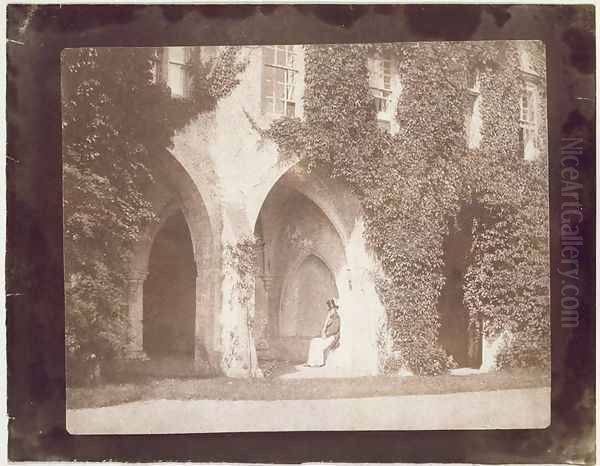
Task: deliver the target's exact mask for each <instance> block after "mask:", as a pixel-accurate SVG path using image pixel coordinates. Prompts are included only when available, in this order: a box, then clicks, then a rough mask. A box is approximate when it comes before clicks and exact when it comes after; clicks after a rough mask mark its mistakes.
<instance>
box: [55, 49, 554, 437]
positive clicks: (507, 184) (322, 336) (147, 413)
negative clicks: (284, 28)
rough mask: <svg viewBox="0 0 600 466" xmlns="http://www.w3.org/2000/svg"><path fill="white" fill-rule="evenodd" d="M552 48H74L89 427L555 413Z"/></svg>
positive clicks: (487, 423) (70, 285) (507, 425)
mask: <svg viewBox="0 0 600 466" xmlns="http://www.w3.org/2000/svg"><path fill="white" fill-rule="evenodd" d="M545 53H546V52H545V47H544V44H543V43H542V42H540V41H533V40H531V41H528V40H519V41H515V40H502V41H500V40H499V41H455V42H393V43H360V44H306V45H248V46H239V45H235V46H193V45H192V46H178V47H174V46H164V47H96V48H93V47H84V48H69V49H65V50H63V52H62V54H61V75H60V79H61V83H60V85H61V102H62V176H63V209H64V211H63V235H64V236H63V241H64V242H63V245H64V282H65V342H66V376H67V377H66V382H67V400H66V403H67V406H66V408H67V412H66V416H67V430H68V432H69V433H71V434H158V433H196V432H198V433H205V432H206V433H208V432H249V431H258V432H267V431H311V430H424V429H426V430H432V429H435V430H453V429H524V428H545V427H548V425H549V424H550V365H551V363H550V355H551V349H550V336H551V332H550V267H549V188H548V135H547V133H548V129H547V115H546V114H547V97H546V55H545Z"/></svg>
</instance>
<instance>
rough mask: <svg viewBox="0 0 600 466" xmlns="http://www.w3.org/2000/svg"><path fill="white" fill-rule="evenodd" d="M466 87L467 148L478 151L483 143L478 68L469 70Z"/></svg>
mask: <svg viewBox="0 0 600 466" xmlns="http://www.w3.org/2000/svg"><path fill="white" fill-rule="evenodd" d="M465 87H466V89H467V109H466V110H467V111H466V114H465V119H466V122H465V126H466V137H467V147H468V148H469V149H476V148H477V147H479V144H480V143H481V112H480V104H481V93H480V89H481V84H480V75H479V70H478V69H477V68H468V69H467V73H466V80H465Z"/></svg>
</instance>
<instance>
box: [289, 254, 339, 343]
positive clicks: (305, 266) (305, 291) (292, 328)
mask: <svg viewBox="0 0 600 466" xmlns="http://www.w3.org/2000/svg"><path fill="white" fill-rule="evenodd" d="M290 273H291V274H292V276H291V277H290V278H289V281H288V285H287V287H286V289H285V290H284V296H283V298H282V302H283V303H284V305H283V306H282V309H281V320H280V334H281V335H282V336H285V337H301V338H312V337H316V336H318V335H319V334H320V332H321V328H322V326H323V322H324V321H325V317H326V316H327V305H326V302H327V301H328V300H329V299H331V298H337V297H338V295H339V294H338V289H337V286H336V284H335V277H334V276H333V273H332V272H331V270H330V269H329V267H328V266H327V265H326V264H325V263H324V262H323V260H322V259H321V258H319V257H317V256H316V255H314V254H309V255H308V256H307V257H306V258H305V259H304V260H303V261H302V263H301V264H300V266H299V267H298V268H297V270H294V271H291V272H290Z"/></svg>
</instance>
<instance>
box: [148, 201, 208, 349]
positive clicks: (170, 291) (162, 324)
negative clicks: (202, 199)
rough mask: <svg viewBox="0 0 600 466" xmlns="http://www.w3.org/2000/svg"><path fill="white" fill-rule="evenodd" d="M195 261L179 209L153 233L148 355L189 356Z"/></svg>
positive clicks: (192, 322) (193, 338) (185, 223)
mask: <svg viewBox="0 0 600 466" xmlns="http://www.w3.org/2000/svg"><path fill="white" fill-rule="evenodd" d="M195 313H196V264H195V261H194V248H193V245H192V240H191V236H190V231H189V228H188V226H187V222H186V220H185V216H184V215H183V213H182V212H181V211H180V210H178V211H176V212H175V213H173V214H172V215H170V216H169V217H168V218H167V219H166V220H165V221H164V222H163V224H162V225H161V228H160V229H159V231H158V234H157V235H156V236H155V238H154V241H153V244H152V248H151V252H150V260H149V265H148V276H147V278H146V280H145V282H144V301H143V348H144V352H145V353H146V355H148V356H149V357H151V358H153V357H158V358H160V357H173V356H174V357H177V358H185V359H188V358H189V359H192V358H193V357H194V347H195V334H194V333H195V332H194V328H195V320H196V316H195Z"/></svg>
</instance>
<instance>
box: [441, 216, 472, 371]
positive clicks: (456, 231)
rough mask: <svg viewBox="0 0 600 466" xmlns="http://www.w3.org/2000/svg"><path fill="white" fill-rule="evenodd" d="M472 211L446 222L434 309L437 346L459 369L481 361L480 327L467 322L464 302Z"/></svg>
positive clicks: (470, 240) (470, 241)
mask: <svg viewBox="0 0 600 466" xmlns="http://www.w3.org/2000/svg"><path fill="white" fill-rule="evenodd" d="M473 218H474V213H473V211H472V209H467V208H464V209H462V210H461V211H460V212H459V214H458V216H457V217H456V219H452V220H451V221H450V222H449V231H448V236H447V237H446V241H445V244H444V274H445V276H446V281H445V284H444V287H443V288H442V290H441V293H440V297H439V301H438V309H439V315H440V332H439V343H440V345H441V346H442V347H443V348H444V349H445V350H446V352H447V353H448V354H449V355H450V356H452V357H453V358H454V361H456V363H457V364H458V366H459V367H471V368H479V367H480V366H481V360H482V348H481V324H479V325H473V323H472V322H469V312H468V310H467V308H466V306H465V303H464V283H465V274H466V272H467V268H468V261H469V256H470V253H471V248H472V244H473V233H472V230H473Z"/></svg>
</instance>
